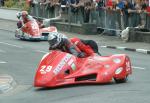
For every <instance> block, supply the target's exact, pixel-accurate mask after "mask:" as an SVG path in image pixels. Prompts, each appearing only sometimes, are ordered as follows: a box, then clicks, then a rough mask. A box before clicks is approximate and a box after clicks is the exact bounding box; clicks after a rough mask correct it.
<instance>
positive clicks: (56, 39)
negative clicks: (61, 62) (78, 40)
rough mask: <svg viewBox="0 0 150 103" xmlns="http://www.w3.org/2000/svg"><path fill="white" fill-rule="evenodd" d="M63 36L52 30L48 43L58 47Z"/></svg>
mask: <svg viewBox="0 0 150 103" xmlns="http://www.w3.org/2000/svg"><path fill="white" fill-rule="evenodd" d="M61 39H62V36H61V35H60V34H59V33H58V32H50V33H49V35H48V43H49V45H50V46H51V47H56V46H58V45H59V43H60V42H61Z"/></svg>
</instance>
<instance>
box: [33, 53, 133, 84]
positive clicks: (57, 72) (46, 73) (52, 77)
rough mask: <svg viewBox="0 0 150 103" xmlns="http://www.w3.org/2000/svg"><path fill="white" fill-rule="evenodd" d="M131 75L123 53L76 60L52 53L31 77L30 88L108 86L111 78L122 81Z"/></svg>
mask: <svg viewBox="0 0 150 103" xmlns="http://www.w3.org/2000/svg"><path fill="white" fill-rule="evenodd" d="M131 73H132V70H131V63H130V59H129V57H128V56H127V55H125V54H118V55H112V56H97V55H93V56H90V57H87V58H76V57H75V56H73V55H71V54H68V53H64V52H60V51H52V52H51V53H48V54H46V55H45V56H43V58H42V60H41V62H40V64H39V66H38V69H37V72H36V75H35V80H34V86H35V87H56V86H62V85H68V84H79V83H109V82H111V81H112V79H113V78H114V79H115V80H124V79H125V78H126V77H127V76H128V75H129V74H131Z"/></svg>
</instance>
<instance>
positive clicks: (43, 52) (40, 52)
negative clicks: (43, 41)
mask: <svg viewBox="0 0 150 103" xmlns="http://www.w3.org/2000/svg"><path fill="white" fill-rule="evenodd" d="M36 52H40V53H44V54H45V53H48V52H46V51H42V50H36Z"/></svg>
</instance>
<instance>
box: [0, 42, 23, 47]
mask: <svg viewBox="0 0 150 103" xmlns="http://www.w3.org/2000/svg"><path fill="white" fill-rule="evenodd" d="M0 44H5V45H9V46H13V47H17V48H23V47H21V46H17V45H14V44H9V43H5V42H0Z"/></svg>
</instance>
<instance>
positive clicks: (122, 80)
mask: <svg viewBox="0 0 150 103" xmlns="http://www.w3.org/2000/svg"><path fill="white" fill-rule="evenodd" d="M114 80H115V82H116V83H126V82H127V81H128V76H126V77H125V78H123V79H117V78H114Z"/></svg>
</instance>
